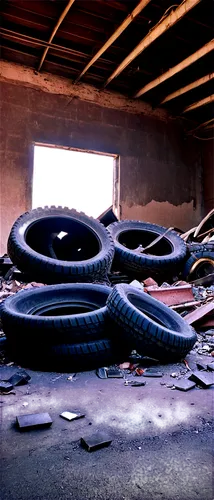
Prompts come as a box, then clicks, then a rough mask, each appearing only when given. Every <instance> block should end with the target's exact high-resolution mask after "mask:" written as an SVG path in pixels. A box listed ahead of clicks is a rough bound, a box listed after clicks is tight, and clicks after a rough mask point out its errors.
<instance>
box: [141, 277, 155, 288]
mask: <svg viewBox="0 0 214 500" xmlns="http://www.w3.org/2000/svg"><path fill="white" fill-rule="evenodd" d="M143 284H144V285H145V286H146V287H148V286H154V287H155V286H156V287H158V284H157V281H155V280H153V278H147V279H146V280H143Z"/></svg>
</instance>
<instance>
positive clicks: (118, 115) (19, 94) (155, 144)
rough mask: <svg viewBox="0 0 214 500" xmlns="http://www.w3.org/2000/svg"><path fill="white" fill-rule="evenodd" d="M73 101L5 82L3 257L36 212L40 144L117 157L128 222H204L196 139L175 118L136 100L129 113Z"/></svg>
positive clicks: (0, 125) (1, 143) (183, 224)
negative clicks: (12, 235)
mask: <svg viewBox="0 0 214 500" xmlns="http://www.w3.org/2000/svg"><path fill="white" fill-rule="evenodd" d="M26 71H27V70H26ZM43 78H44V77H43ZM51 78H55V77H53V76H52V77H51ZM57 78H58V77H57ZM44 79H45V78H44ZM99 99H100V97H99ZM69 101H70V99H68V96H65V95H62V94H61V95H59V94H56V93H52V92H51V91H44V89H43V90H41V88H39V87H38V88H36V87H32V85H31V86H28V85H27V84H24V83H23V82H20V83H15V82H14V81H13V82H12V81H9V80H8V81H6V80H5V81H2V82H1V115H0V116H1V123H0V128H1V140H0V152H1V171H0V172H1V248H0V254H2V253H3V252H5V251H6V242H7V237H8V233H9V231H10V227H11V225H12V224H13V222H14V220H15V219H16V218H17V217H18V216H19V215H20V214H21V213H22V212H24V211H26V210H28V209H30V208H31V194H32V193H31V188H32V172H33V143H34V142H42V143H48V144H56V145H62V146H69V147H74V148H81V149H89V150H94V151H100V152H104V153H113V154H119V155H120V166H121V174H120V176H121V183H120V202H121V209H122V218H129V219H141V220H147V221H150V222H156V223H160V224H163V225H166V226H169V225H171V226H177V227H180V228H183V229H188V228H190V227H192V226H193V225H195V224H196V223H197V222H199V220H200V218H201V205H202V201H201V200H202V198H201V187H200V183H201V153H200V144H199V143H198V142H195V141H194V140H193V139H190V138H189V139H186V138H185V134H184V132H183V131H182V128H181V127H180V126H179V125H178V124H176V123H175V121H173V120H168V121H167V120H166V119H165V118H164V119H163V117H162V118H161V116H160V117H158V113H154V114H153V116H152V113H151V114H150V116H146V115H145V114H143V113H142V112H141V113H140V114H138V113H137V111H136V109H137V103H136V104H135V108H136V109H135V111H133V109H132V112H131V113H130V112H127V111H122V110H121V109H112V108H111V107H107V106H106V105H105V106H103V107H102V106H101V105H97V104H94V103H92V102H88V101H84V100H80V99H79V98H77V97H76V98H75V97H74V98H73V99H72V100H71V102H69ZM146 106H147V107H148V105H146ZM138 109H139V111H140V109H141V104H139V108H138ZM163 116H164V115H163Z"/></svg>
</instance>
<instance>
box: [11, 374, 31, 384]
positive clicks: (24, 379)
mask: <svg viewBox="0 0 214 500" xmlns="http://www.w3.org/2000/svg"><path fill="white" fill-rule="evenodd" d="M30 379H31V377H30V375H28V373H27V372H26V371H25V370H20V371H18V372H16V373H14V375H12V376H11V377H10V378H9V379H8V382H10V383H11V384H12V385H13V386H14V385H25V384H27V383H28V382H29V380H30Z"/></svg>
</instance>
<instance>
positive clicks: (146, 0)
mask: <svg viewBox="0 0 214 500" xmlns="http://www.w3.org/2000/svg"><path fill="white" fill-rule="evenodd" d="M149 2H150V0H141V1H140V2H139V3H138V5H137V6H136V7H135V9H134V10H133V11H132V12H131V14H129V15H128V16H127V17H126V19H125V20H124V21H123V22H122V23H121V24H120V26H118V28H117V29H116V30H115V31H114V33H113V34H112V35H111V36H110V38H109V39H108V40H107V41H106V42H105V43H104V45H103V46H102V47H101V48H100V49H99V50H98V52H96V54H95V55H94V57H92V59H91V60H90V61H89V63H88V64H87V65H86V66H85V68H84V69H83V70H82V72H81V73H80V75H79V76H78V77H77V79H76V80H75V82H74V83H77V82H78V81H79V80H80V78H82V76H83V75H84V74H85V73H86V71H88V69H89V68H90V67H91V66H92V64H94V63H95V62H96V61H97V59H99V57H100V56H101V55H102V54H103V53H104V52H105V51H106V50H107V49H108V48H109V47H110V46H111V45H112V44H113V43H114V42H115V40H117V38H118V37H119V36H120V35H121V33H123V31H124V30H125V29H126V28H127V27H128V26H129V24H130V23H131V22H132V21H133V20H134V19H135V17H136V16H137V15H138V14H139V13H140V12H141V11H142V10H143V9H144V7H146V5H147V4H148V3H149Z"/></svg>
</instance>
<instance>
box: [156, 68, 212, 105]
mask: <svg viewBox="0 0 214 500" xmlns="http://www.w3.org/2000/svg"><path fill="white" fill-rule="evenodd" d="M213 78H214V73H209V75H206V76H203V77H202V78H199V79H198V80H196V81H195V82H192V83H190V84H189V85H186V86H185V87H182V88H181V89H179V90H176V91H175V92H172V94H169V95H168V96H166V97H165V99H163V101H161V103H160V104H164V103H165V102H168V101H171V100H172V99H175V97H179V96H180V95H182V94H185V93H186V92H189V91H190V90H192V89H196V88H197V87H200V85H203V84H204V83H206V82H209V81H210V80H212V79H213Z"/></svg>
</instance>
